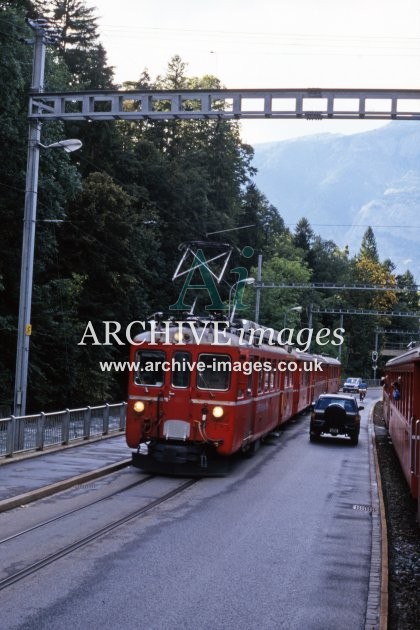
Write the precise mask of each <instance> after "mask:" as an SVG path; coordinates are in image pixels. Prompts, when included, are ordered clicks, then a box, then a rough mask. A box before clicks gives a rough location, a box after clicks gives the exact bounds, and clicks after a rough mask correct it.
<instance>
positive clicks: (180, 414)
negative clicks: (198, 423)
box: [162, 350, 195, 439]
mask: <svg viewBox="0 0 420 630" xmlns="http://www.w3.org/2000/svg"><path fill="white" fill-rule="evenodd" d="M192 365H193V357H192V355H191V352H188V351H186V350H176V351H175V352H174V353H173V355H172V361H171V369H170V370H169V374H168V378H169V381H168V389H167V392H165V393H164V398H165V403H166V404H165V415H164V417H163V418H162V420H163V422H162V431H163V435H162V437H173V438H175V435H174V436H170V435H169V434H168V435H166V434H165V431H166V428H165V422H167V421H169V420H172V421H173V420H175V421H178V424H175V423H172V424H171V425H166V426H167V427H169V428H168V431H169V430H175V431H179V432H180V435H179V436H178V437H179V438H180V439H188V438H194V436H193V431H194V423H193V411H194V410H193V402H192V396H191V392H192V391H193V387H194V385H195V383H192V379H193V378H194V370H193V369H192Z"/></svg>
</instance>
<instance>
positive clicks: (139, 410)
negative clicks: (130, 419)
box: [133, 400, 144, 413]
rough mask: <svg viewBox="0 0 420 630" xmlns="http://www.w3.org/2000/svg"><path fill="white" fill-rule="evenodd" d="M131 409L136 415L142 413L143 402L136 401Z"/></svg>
mask: <svg viewBox="0 0 420 630" xmlns="http://www.w3.org/2000/svg"><path fill="white" fill-rule="evenodd" d="M133 409H134V411H135V412H136V413H142V412H143V411H144V402H143V401H142V400H136V402H135V403H134V405H133Z"/></svg>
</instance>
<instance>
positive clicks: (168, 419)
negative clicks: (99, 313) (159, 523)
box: [126, 319, 341, 475]
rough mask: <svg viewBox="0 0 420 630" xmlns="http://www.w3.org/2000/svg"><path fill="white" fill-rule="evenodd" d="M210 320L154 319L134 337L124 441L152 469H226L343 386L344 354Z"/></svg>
mask: <svg viewBox="0 0 420 630" xmlns="http://www.w3.org/2000/svg"><path fill="white" fill-rule="evenodd" d="M242 324H243V325H242V326H241V328H235V327H234V326H232V325H230V324H228V323H227V322H218V321H212V320H211V319H208V320H206V319H201V320H200V319H191V321H187V322H182V323H181V322H180V323H178V322H170V321H166V322H164V321H161V322H158V321H153V322H152V329H151V330H150V331H148V332H144V333H141V334H140V335H138V336H137V337H136V338H135V339H134V344H133V345H132V347H131V351H130V361H131V362H133V368H135V369H134V370H133V371H132V372H131V373H130V380H129V387H128V408H127V425H126V427H127V428H126V438H127V444H128V446H129V447H131V448H133V449H136V451H135V452H133V464H134V466H137V467H138V468H141V469H143V470H145V471H149V472H162V473H166V474H194V473H198V474H199V475H206V474H215V473H220V472H221V473H223V472H225V471H226V464H227V461H228V458H229V456H230V455H232V454H233V453H236V452H238V451H243V452H247V453H252V452H253V451H254V450H255V449H256V448H257V446H258V445H259V443H260V441H261V440H263V439H264V437H266V436H267V435H268V434H269V433H270V432H271V431H273V430H274V429H275V428H276V427H278V426H279V425H281V424H282V423H284V422H286V421H287V420H288V419H289V418H291V417H292V416H294V415H296V414H297V413H299V412H300V411H303V410H304V409H306V408H307V407H309V405H310V404H311V403H312V402H313V400H314V399H315V398H316V397H317V396H318V395H319V394H321V393H324V392H334V393H335V392H337V391H338V389H339V386H340V373H341V365H340V363H339V361H338V360H337V359H333V358H329V357H323V356H319V355H311V354H307V353H302V352H297V351H296V350H295V349H293V348H292V347H285V346H281V345H274V344H271V339H268V338H267V332H266V331H268V330H271V329H262V328H261V327H259V326H258V325H257V324H253V323H252V322H245V321H244V320H243V322H242Z"/></svg>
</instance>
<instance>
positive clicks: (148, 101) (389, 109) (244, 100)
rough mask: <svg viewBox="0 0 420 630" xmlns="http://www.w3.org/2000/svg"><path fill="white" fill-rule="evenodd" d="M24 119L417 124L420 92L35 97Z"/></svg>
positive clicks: (274, 91)
mask: <svg viewBox="0 0 420 630" xmlns="http://www.w3.org/2000/svg"><path fill="white" fill-rule="evenodd" d="M29 118H32V119H38V120H40V119H43V120H48V119H54V120H57V119H59V120H171V119H181V120H184V119H185V120H194V119H204V120H206V119H207V120H209V119H216V120H236V119H240V118H252V119H267V118H268V119H292V118H295V119H307V120H323V119H328V120H352V119H353V120H420V90H394V89H389V90H387V89H381V90H376V89H342V88H340V89H333V88H332V89H324V88H304V89H301V88H295V89H286V88H281V89H244V90H242V89H233V90H229V89H221V90H218V89H212V90H144V89H143V90H130V91H118V90H115V91H113V90H100V91H92V90H90V91H82V92H66V93H55V92H44V93H40V92H36V93H32V94H31V95H30V99H29Z"/></svg>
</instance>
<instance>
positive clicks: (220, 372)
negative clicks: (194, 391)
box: [197, 354, 232, 391]
mask: <svg viewBox="0 0 420 630" xmlns="http://www.w3.org/2000/svg"><path fill="white" fill-rule="evenodd" d="M198 363H201V364H202V365H201V366H200V367H203V369H202V370H199V369H198V368H197V387H198V388H199V389H217V390H219V391H226V390H227V389H229V384H230V372H231V369H232V362H231V358H230V356H229V355H227V354H200V355H199V357H198Z"/></svg>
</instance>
